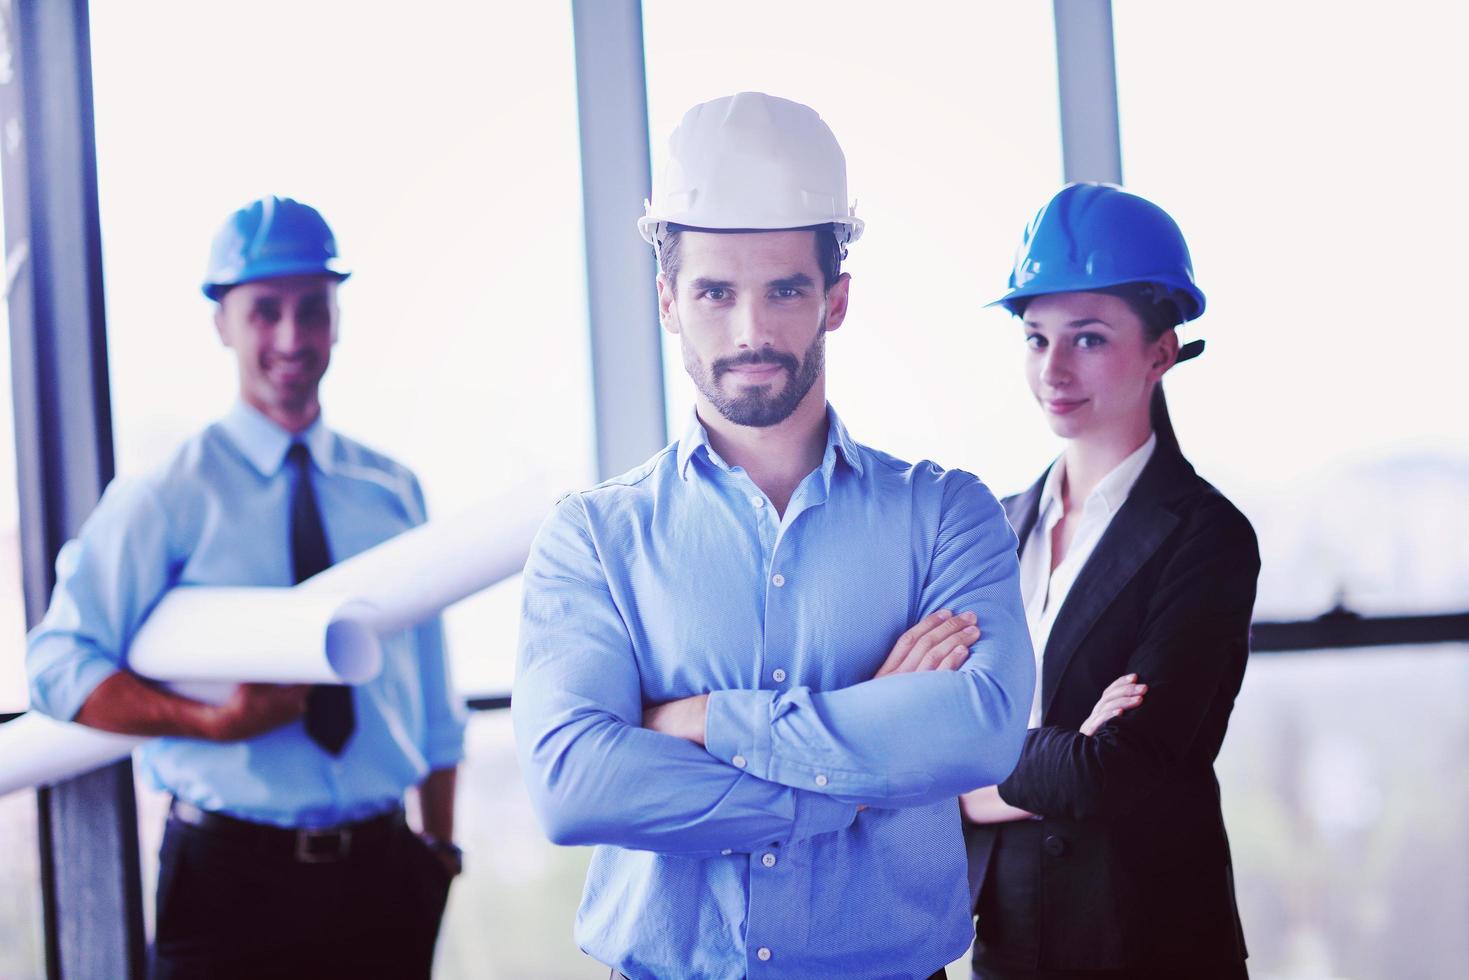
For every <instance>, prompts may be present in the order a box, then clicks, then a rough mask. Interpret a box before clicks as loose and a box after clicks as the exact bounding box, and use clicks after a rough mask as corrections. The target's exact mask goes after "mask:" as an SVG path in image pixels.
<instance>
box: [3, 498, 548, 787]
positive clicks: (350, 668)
mask: <svg viewBox="0 0 1469 980" xmlns="http://www.w3.org/2000/svg"><path fill="white" fill-rule="evenodd" d="M554 499H555V497H554V496H553V495H552V494H550V493H543V492H537V491H527V490H524V489H522V490H520V491H517V492H512V493H508V494H505V495H503V496H501V497H497V498H494V499H492V500H490V501H488V502H486V503H484V504H482V505H480V506H478V507H476V508H474V509H473V510H470V511H467V512H465V513H464V514H461V515H459V516H457V517H454V518H450V519H448V520H436V521H430V522H429V523H427V524H424V525H422V526H420V527H417V528H414V529H413V530H411V531H407V532H405V533H403V534H400V535H398V536H397V537H394V538H392V539H390V540H388V541H385V542H383V543H382V544H380V545H378V546H377V547H375V548H371V549H369V550H367V551H364V552H363V553H362V554H360V555H356V556H354V557H352V558H349V559H347V560H345V561H343V562H341V563H340V564H338V565H334V566H332V567H331V568H329V569H327V570H326V571H324V572H322V573H321V574H319V575H316V576H313V577H312V578H310V579H308V580H307V581H305V582H302V583H301V584H300V585H298V586H295V587H294V588H290V589H266V588H261V589H225V588H213V587H202V586H201V587H193V588H187V589H177V590H175V591H174V592H171V593H169V595H167V596H165V597H164V599H163V600H161V601H160V602H159V604H158V606H157V607H156V608H155V609H154V610H153V613H152V615H150V616H149V618H148V621H147V622H146V623H144V624H143V626H142V627H141V628H140V629H139V630H138V633H137V635H136V636H135V637H134V639H133V644H132V647H131V648H130V650H129V651H128V662H129V665H130V666H131V667H132V669H133V670H135V671H137V672H138V673H141V674H146V675H147V676H150V677H155V678H158V679H160V680H166V681H177V682H180V683H177V684H170V685H169V686H170V687H171V688H173V689H175V690H178V691H179V693H181V694H184V695H185V696H188V697H193V698H195V699H197V700H205V701H213V702H216V703H217V702H219V701H222V700H223V699H224V698H225V697H227V696H228V694H229V692H230V690H231V686H230V685H232V684H234V683H238V682H241V681H262V682H267V683H294V682H298V681H302V682H307V683H317V682H323V681H325V682H329V683H330V682H334V681H335V682H347V683H361V682H362V681H363V680H367V679H370V678H371V677H373V676H376V674H377V671H378V670H379V669H381V662H382V651H381V647H380V645H379V644H378V635H380V634H382V633H388V632H396V631H398V630H401V629H406V628H408V627H410V626H413V625H415V624H417V623H420V622H422V621H424V620H426V619H428V618H430V617H431V616H435V615H438V614H439V613H440V612H442V611H443V610H444V609H445V608H447V607H448V606H451V605H453V604H454V603H456V602H458V601H459V600H461V599H464V598H466V597H468V596H471V595H473V594H474V593H476V592H479V591H481V590H483V589H487V588H489V587H490V586H492V585H495V584H497V583H499V582H501V581H503V580H504V579H506V578H508V577H510V576H511V575H514V574H515V573H516V572H518V571H520V569H521V568H523V567H524V565H525V559H526V556H527V555H528V554H529V553H530V545H531V541H532V540H533V539H534V538H535V534H536V530H537V529H538V528H539V526H540V524H541V521H542V520H543V519H544V518H545V515H546V513H547V512H548V511H549V509H550V506H551V503H552V502H553V500H554ZM205 593H237V594H239V595H234V596H219V595H216V596H213V597H208V596H206V595H205ZM303 600H304V601H303ZM275 603H279V605H278V606H275V605H273V604H275ZM262 604H264V606H269V607H270V608H263V607H262ZM160 613H162V614H163V616H164V617H165V618H164V619H163V620H162V621H161V622H159V621H158V617H159V615H160ZM270 620H276V622H274V623H272V622H270ZM281 620H284V622H282V621H281ZM232 630H238V631H240V633H241V634H243V633H244V632H246V631H248V632H249V633H250V637H248V638H246V637H243V636H236V635H230V634H231V631H232ZM365 631H366V635H367V636H370V637H371V643H370V644H369V643H368V642H367V641H366V637H365V636H364V632H365ZM288 634H289V636H288ZM302 635H307V636H310V637H312V638H313V639H312V644H314V648H313V649H310V650H308V651H307V652H306V654H305V655H304V656H296V655H295V654H288V653H287V647H288V646H293V645H294V644H295V643H296V642H298V640H299V638H300V636H302ZM237 640H238V642H237ZM369 646H370V648H371V650H369ZM372 650H375V651H376V653H375V656H376V661H375V663H374V662H373V661H372V653H371V651H372ZM299 652H300V651H297V653H299ZM140 660H141V665H140ZM303 664H304V665H305V666H303ZM369 668H370V670H369ZM323 671H324V672H325V673H323ZM364 674H365V676H363V675H364ZM354 678H360V679H355V680H354ZM210 681H214V682H216V683H213V684H211V683H208V682H210ZM220 682H225V683H220ZM145 741H147V740H146V739H143V738H135V737H133V736H130V735H114V734H111V733H109V732H103V731H99V730H98V729H95V728H88V727H86V726H84V725H73V724H69V723H67V722H60V721H54V720H52V719H50V718H47V717H45V716H43V715H38V714H36V713H34V712H28V713H27V714H25V715H22V716H21V717H19V718H16V719H15V720H13V721H10V722H7V723H6V724H4V725H0V796H3V795H4V794H6V793H10V792H13V791H15V790H18V789H26V788H29V787H33V786H40V785H44V784H47V783H54V782H60V781H61V780H64V779H70V778H71V777H73V776H79V775H81V774H82V773H85V772H90V771H91V770H93V769H96V768H99V767H100V766H104V765H107V764H108V763H111V762H116V761H117V760H118V759H121V758H123V757H125V756H127V755H128V754H129V753H131V752H132V750H133V749H134V748H135V747H136V746H138V745H141V744H142V743H143V742H145Z"/></svg>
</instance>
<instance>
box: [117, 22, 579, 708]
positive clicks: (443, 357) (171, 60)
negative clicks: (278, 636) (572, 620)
mask: <svg viewBox="0 0 1469 980" xmlns="http://www.w3.org/2000/svg"><path fill="white" fill-rule="evenodd" d="M91 12H92V48H93V57H94V60H95V66H94V81H95V86H96V120H97V144H98V174H99V177H98V179H99V184H100V195H101V208H102V233H103V244H104V259H105V265H106V284H107V313H108V327H109V350H108V353H109V357H110V360H111V369H112V390H113V409H114V413H113V417H114V422H115V426H116V440H117V470H118V473H119V474H121V475H131V474H137V473H140V472H143V471H146V470H147V469H148V468H150V467H152V466H155V465H158V464H159V463H160V462H162V461H163V460H164V459H165V458H166V457H167V455H168V454H169V453H170V452H172V451H173V449H174V448H175V447H176V446H177V445H178V444H179V443H180V442H181V441H182V440H184V439H185V438H187V437H188V436H189V435H191V434H193V433H194V432H196V431H198V430H199V429H200V428H201V427H202V426H204V425H206V424H207V423H208V422H210V421H211V420H213V419H215V418H217V417H218V416H219V415H221V414H222V413H223V412H224V411H225V410H227V409H228V407H229V405H230V403H231V401H232V400H233V398H234V395H235V390H236V385H235V365H234V361H233V359H232V357H231V355H230V353H229V352H228V351H226V350H225V349H224V348H222V347H221V346H220V343H219V341H218V339H217V338H216V336H215V333H214V330H213V325H212V321H211V315H212V309H211V305H210V304H209V303H208V302H207V301H206V300H205V299H204V298H203V296H202V295H201V294H200V292H199V281H200V279H201V277H202V275H203V273H204V265H205V259H206V256H207V254H208V248H209V242H210V239H211V237H212V235H213V233H214V230H215V228H216V227H217V225H218V224H219V222H220V221H221V220H223V218H224V216H225V215H227V214H228V213H229V212H230V211H232V210H233V209H234V208H236V207H238V206H240V205H241V204H243V203H244V202H246V201H247V200H250V199H251V198H253V197H256V196H259V195H261V194H269V193H279V194H284V195H288V196H294V197H298V198H300V199H302V200H304V201H307V202H310V203H312V204H314V205H316V206H318V207H319V208H320V209H321V210H322V212H323V213H324V214H325V215H326V216H327V219H328V220H329V221H330V222H331V223H332V225H333V227H334V230H335V231H336V233H337V238H338V242H339V244H340V246H341V248H342V250H343V252H344V255H345V257H346V259H347V260H348V262H349V263H350V266H351V268H352V269H353V270H354V272H355V275H354V276H353V278H352V280H351V281H350V282H348V283H346V284H345V285H344V286H343V288H342V292H341V304H342V311H343V319H342V334H341V342H340V343H339V344H338V345H337V347H336V350H335V352H334V356H333V361H334V363H333V365H332V368H331V371H330V373H329V374H328V375H327V378H326V381H325V384H324V386H323V389H322V401H323V405H324V409H325V414H326V418H327V420H328V422H329V423H330V424H331V425H333V426H334V427H336V428H338V429H340V430H341V431H343V432H344V433H346V434H348V435H351V436H353V437H355V438H358V439H360V440H362V441H363V442H365V443H367V444H368V445H370V446H373V447H374V448H377V449H380V450H382V451H384V452H386V453H388V454H389V455H391V456H393V457H395V458H397V459H398V460H400V461H402V462H403V463H405V464H407V465H409V466H410V467H412V468H413V469H414V470H415V471H416V472H417V473H418V475H419V477H420V478H421V479H422V481H423V484H424V487H425V490H426V492H427V494H428V498H429V507H430V511H431V513H434V514H439V515H445V516H447V515H451V514H454V513H456V512H458V511H461V510H463V509H465V508H468V507H470V506H471V505H473V504H474V503H475V502H476V501H478V500H480V499H482V498H486V497H490V496H493V495H495V494H496V493H497V492H499V491H501V490H504V489H507V488H509V487H511V486H514V485H516V484H517V483H518V482H520V481H521V480H522V479H524V478H525V477H526V475H527V474H531V475H539V474H544V475H545V476H546V477H547V478H548V479H549V480H550V481H552V482H554V483H556V484H562V485H568V486H572V485H581V484H585V483H587V482H589V481H590V480H591V477H592V471H593V463H592V425H591V396H590V390H591V387H590V368H589V363H588V354H587V351H588V344H587V339H586V313H585V289H584V285H583V283H584V278H585V277H584V272H583V266H582V245H581V234H580V229H581V189H580V187H581V185H580V170H579V154H578V149H577V145H578V144H577V118H576V103H575V73H574V70H573V56H572V45H571V19H570V10H569V8H568V7H567V6H566V5H564V4H531V5H527V6H526V7H525V8H524V9H521V10H518V11H517V14H516V17H515V23H514V29H513V30H509V29H507V24H506V21H505V20H504V17H503V13H502V12H501V11H499V10H498V9H497V8H495V7H494V6H493V5H474V4H448V5H445V4H437V5H427V6H424V7H421V8H414V9H413V10H411V11H405V10H403V9H398V8H394V7H364V6H363V5H362V4H360V3H352V2H350V0H331V2H319V3H310V4H304V5H303V4H299V3H289V2H286V0H263V2H261V3H253V4H250V5H248V6H237V5H228V4H225V5H221V4H203V5H201V4H196V3H190V2H187V0H169V2H164V3H161V4H155V5H153V6H152V7H150V10H149V16H148V17H146V18H139V17H138V16H137V15H136V13H135V12H133V11H129V10H127V9H126V8H125V7H123V6H119V5H115V4H93V5H92V11H91ZM160 23H167V24H168V25H169V32H170V35H171V36H174V37H182V38H189V39H193V40H192V41H188V42H186V43H178V44H169V45H163V46H159V45H158V44H156V43H155V42H156V31H157V25H158V24H160ZM283 25H289V28H288V29H285V28H284V27H283ZM141 50H146V51H147V52H148V54H147V56H146V57H139V52H140V51H141ZM548 504H549V502H548ZM517 592H518V589H517V588H516V586H515V583H513V582H512V583H509V584H507V585H506V586H504V587H502V588H501V589H500V590H498V591H497V592H493V593H489V594H485V595H482V596H480V597H478V598H476V599H473V600H470V601H469V602H466V603H464V604H462V605H461V606H460V607H459V608H456V609H455V610H454V611H453V613H452V614H451V615H450V617H449V620H448V623H449V632H450V649H451V651H452V654H453V656H454V658H455V665H456V668H457V680H458V682H459V684H460V687H461V688H462V689H463V690H465V691H466V692H470V693H472V692H476V691H480V690H487V689H504V688H508V686H509V679H510V676H511V674H512V672H513V647H514V638H515V606H516V601H515V596H516V593H517Z"/></svg>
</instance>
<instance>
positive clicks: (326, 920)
mask: <svg viewBox="0 0 1469 980" xmlns="http://www.w3.org/2000/svg"><path fill="white" fill-rule="evenodd" d="M450 880H451V879H450V877H449V873H448V871H447V870H446V869H445V868H444V866H443V865H442V864H441V863H440V862H439V859H438V858H437V857H436V856H435V855H434V853H433V852H432V851H430V850H429V849H428V847H427V846H425V845H424V843H423V842H422V841H420V840H419V839H418V837H417V835H415V834H414V833H413V832H412V831H411V830H409V829H408V828H407V827H406V826H402V827H398V828H395V829H394V830H393V831H392V832H391V834H390V835H388V837H387V839H385V840H381V841H378V842H377V843H376V845H375V846H374V847H372V848H364V849H362V850H361V851H360V852H359V853H353V854H351V855H350V856H348V857H347V858H345V859H342V860H340V861H333V862H325V863H319V864H309V863H302V862H299V861H297V860H296V859H295V858H294V857H292V856H291V855H289V854H280V853H261V852H259V851H258V850H256V849H253V848H251V847H249V846H248V845H247V844H242V843H241V842H239V841H237V840H234V839H231V838H229V837H227V836H221V835H219V834H218V833H215V832H211V831H209V830H205V829H201V828H199V827H194V826H190V825H188V824H183V823H180V822H179V821H177V820H170V821H169V822H168V826H167V829H166V830H165V831H164V837H163V850H162V854H161V855H160V859H159V869H158V906H157V908H158V934H157V939H156V941H155V943H154V949H153V958H152V964H151V969H150V975H151V976H152V978H153V980H196V978H197V980H236V978H238V980H245V978H250V980H255V978H267V977H268V978H277V980H284V978H296V977H299V978H302V980H305V978H312V980H322V978H328V980H330V978H338V977H340V978H354V977H365V978H372V980H378V978H383V980H399V978H402V980H410V978H427V977H428V976H429V974H430V971H431V969H432V966H433V955H434V942H435V940H436V939H437V938H438V932H439V922H440V920H441V919H442V917H443V913H444V903H445V901H446V900H447V899H448V896H449V882H450Z"/></svg>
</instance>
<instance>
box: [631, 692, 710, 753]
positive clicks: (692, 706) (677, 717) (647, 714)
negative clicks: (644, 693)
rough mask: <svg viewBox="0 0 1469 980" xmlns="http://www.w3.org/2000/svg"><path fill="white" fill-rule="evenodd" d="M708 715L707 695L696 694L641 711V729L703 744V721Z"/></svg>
mask: <svg viewBox="0 0 1469 980" xmlns="http://www.w3.org/2000/svg"><path fill="white" fill-rule="evenodd" d="M708 714H709V695H707V694H696V695H694V696H693V697H691V698H679V699H678V700H677V701H670V702H668V703H667V704H655V705H652V706H650V707H647V708H644V709H643V727H644V728H647V729H651V730H652V731H655V732H662V733H663V734H664V735H672V736H674V737H675V738H682V739H687V740H688V741H690V742H693V743H694V744H695V745H703V744H704V720H705V718H707V717H708Z"/></svg>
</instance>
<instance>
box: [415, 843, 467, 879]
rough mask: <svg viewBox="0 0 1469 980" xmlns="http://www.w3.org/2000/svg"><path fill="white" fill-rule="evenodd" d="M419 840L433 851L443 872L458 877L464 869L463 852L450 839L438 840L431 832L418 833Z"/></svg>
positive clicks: (451, 876)
mask: <svg viewBox="0 0 1469 980" xmlns="http://www.w3.org/2000/svg"><path fill="white" fill-rule="evenodd" d="M418 838H419V840H421V841H423V843H424V846H425V847H427V848H428V849H429V850H430V851H433V852H434V857H436V858H438V861H439V863H440V864H442V865H443V866H444V873H445V874H447V875H448V876H449V877H450V878H457V877H459V875H460V873H462V872H463V871H464V852H463V851H461V850H460V849H459V848H458V847H457V846H455V845H454V843H453V842H451V841H446V840H440V839H439V838H437V837H435V836H434V835H433V834H419V835H418Z"/></svg>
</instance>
